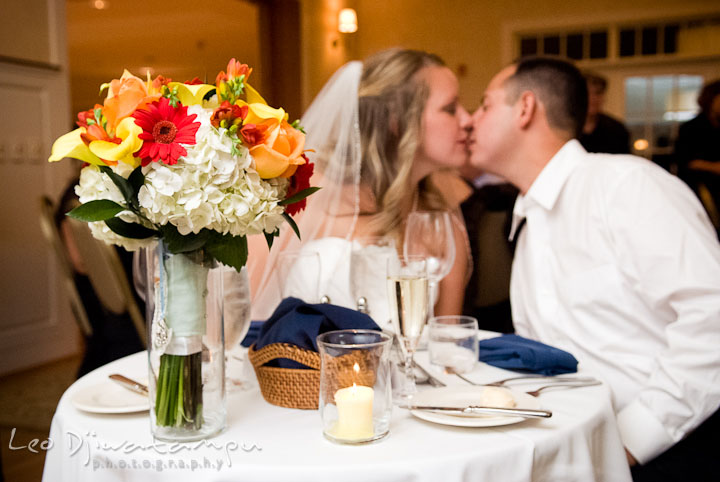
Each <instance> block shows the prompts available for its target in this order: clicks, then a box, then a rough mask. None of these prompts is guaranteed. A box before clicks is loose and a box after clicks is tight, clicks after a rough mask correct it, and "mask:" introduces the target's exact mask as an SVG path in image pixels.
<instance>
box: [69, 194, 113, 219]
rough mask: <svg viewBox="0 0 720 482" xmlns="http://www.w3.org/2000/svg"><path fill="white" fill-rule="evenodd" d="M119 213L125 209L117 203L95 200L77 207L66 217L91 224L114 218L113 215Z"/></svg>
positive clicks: (107, 200)
mask: <svg viewBox="0 0 720 482" xmlns="http://www.w3.org/2000/svg"><path fill="white" fill-rule="evenodd" d="M121 211H125V208H124V207H123V206H121V205H119V204H118V203H116V202H114V201H110V200H109V199H97V200H95V201H89V202H86V203H85V204H81V205H79V206H78V207H76V208H75V209H73V210H72V211H70V212H68V213H67V215H68V216H70V217H71V218H74V219H78V220H80V221H85V222H86V223H91V222H94V221H105V220H106V219H111V218H114V217H115V215H116V214H117V213H119V212H121Z"/></svg>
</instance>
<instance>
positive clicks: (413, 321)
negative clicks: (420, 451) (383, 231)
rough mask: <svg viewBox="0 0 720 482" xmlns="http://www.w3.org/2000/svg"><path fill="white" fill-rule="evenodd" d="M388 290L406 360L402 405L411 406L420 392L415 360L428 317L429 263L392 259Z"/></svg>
mask: <svg viewBox="0 0 720 482" xmlns="http://www.w3.org/2000/svg"><path fill="white" fill-rule="evenodd" d="M387 287H388V302H389V307H390V316H391V318H392V323H393V327H394V328H395V335H396V336H397V337H398V339H399V340H400V342H401V343H400V348H401V350H402V354H403V357H404V358H405V383H404V386H403V387H402V389H401V390H400V393H399V397H400V399H401V401H402V402H404V403H405V404H409V402H410V399H412V397H413V395H414V394H415V393H416V392H417V387H416V386H415V373H414V371H413V363H414V362H413V357H414V355H415V349H416V348H417V345H418V341H419V340H420V335H421V334H422V331H423V327H424V326H425V323H427V314H428V275H427V261H426V259H425V258H423V257H421V256H401V257H397V258H396V257H392V258H390V259H388V261H387Z"/></svg>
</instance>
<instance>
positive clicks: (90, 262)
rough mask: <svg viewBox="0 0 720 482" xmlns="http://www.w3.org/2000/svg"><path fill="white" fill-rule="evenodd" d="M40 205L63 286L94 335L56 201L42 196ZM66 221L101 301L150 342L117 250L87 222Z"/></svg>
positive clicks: (80, 322)
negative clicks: (62, 234) (60, 228)
mask: <svg viewBox="0 0 720 482" xmlns="http://www.w3.org/2000/svg"><path fill="white" fill-rule="evenodd" d="M41 204H42V216H41V224H42V229H43V232H44V233H45V237H46V238H47V240H48V241H49V243H50V244H51V245H52V247H53V250H54V251H55V254H56V258H57V259H58V261H59V264H60V266H61V271H62V275H63V285H64V286H65V290H66V292H67V293H68V295H69V298H70V303H71V306H72V309H73V313H74V314H75V318H76V321H77V322H78V325H79V326H80V329H81V331H82V332H83V334H84V335H85V336H86V337H89V336H92V334H93V330H92V324H91V323H90V320H89V319H88V316H87V312H86V310H85V308H84V305H83V303H82V300H81V297H80V294H79V293H78V290H77V287H76V285H75V281H74V275H73V268H72V264H71V262H70V257H69V255H68V252H67V249H66V246H65V243H64V242H63V240H62V238H61V237H60V233H59V231H58V229H57V227H56V225H55V221H54V212H55V210H54V207H53V203H52V201H50V199H48V198H47V197H44V196H43V198H42V199H41ZM67 221H68V222H69V226H70V231H71V233H72V237H73V239H74V240H75V243H76V245H77V246H79V247H81V248H82V249H81V250H80V255H81V257H82V259H83V264H84V265H85V269H86V270H87V276H88V278H89V279H90V283H91V284H92V287H93V289H94V291H95V294H96V295H97V298H98V300H99V302H100V304H101V305H102V306H103V307H104V308H105V309H106V310H107V311H109V312H110V313H113V314H115V315H123V314H127V316H128V317H129V319H130V320H131V322H132V324H133V326H134V328H135V330H136V331H137V334H138V337H139V339H140V341H141V343H142V345H143V347H145V346H146V345H147V344H146V331H145V320H144V316H143V314H142V313H141V311H140V309H139V307H138V305H137V302H136V301H135V297H134V296H133V291H132V288H131V286H130V283H129V282H128V278H127V275H126V274H125V270H124V269H123V266H122V262H121V261H120V257H119V256H118V254H117V251H116V250H115V248H114V247H113V246H110V245H108V244H106V243H104V242H102V241H99V240H97V239H95V238H94V237H93V236H92V233H91V232H90V229H89V227H88V226H87V224H86V223H84V222H81V221H77V220H75V219H72V218H68V220H67Z"/></svg>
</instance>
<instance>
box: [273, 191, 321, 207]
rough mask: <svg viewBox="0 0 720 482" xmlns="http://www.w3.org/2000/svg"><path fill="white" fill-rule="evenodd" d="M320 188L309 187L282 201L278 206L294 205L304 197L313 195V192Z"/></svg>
mask: <svg viewBox="0 0 720 482" xmlns="http://www.w3.org/2000/svg"><path fill="white" fill-rule="evenodd" d="M320 189H321V188H319V187H309V188H307V189H303V190H302V191H300V192H298V193H295V194H294V195H293V196H291V197H289V198H287V199H283V200H282V201H280V202H279V203H278V204H279V205H280V206H287V205H288V204H295V203H296V202H298V201H302V200H303V199H305V198H306V197H308V196H309V195H310V194H313V193H314V192H317V191H319V190H320Z"/></svg>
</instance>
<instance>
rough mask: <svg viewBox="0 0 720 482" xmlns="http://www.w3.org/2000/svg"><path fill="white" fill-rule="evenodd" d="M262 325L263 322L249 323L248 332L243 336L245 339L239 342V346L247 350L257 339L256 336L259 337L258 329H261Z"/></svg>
mask: <svg viewBox="0 0 720 482" xmlns="http://www.w3.org/2000/svg"><path fill="white" fill-rule="evenodd" d="M264 323H265V322H264V321H252V322H250V328H248V332H247V334H246V335H245V338H243V341H241V342H240V344H241V345H242V346H244V347H245V348H247V347H249V346H250V345H252V344H253V343H255V342H256V341H257V339H258V336H260V328H262V326H263V324H264Z"/></svg>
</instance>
